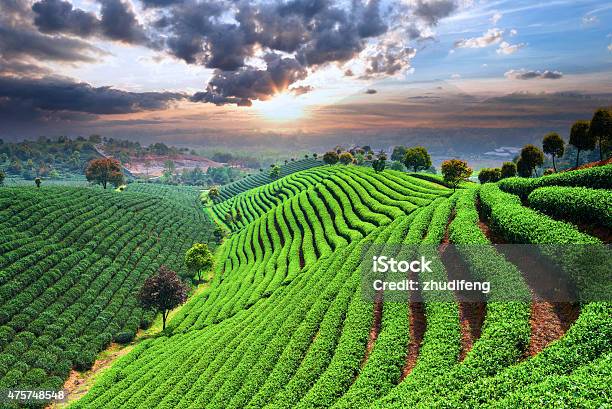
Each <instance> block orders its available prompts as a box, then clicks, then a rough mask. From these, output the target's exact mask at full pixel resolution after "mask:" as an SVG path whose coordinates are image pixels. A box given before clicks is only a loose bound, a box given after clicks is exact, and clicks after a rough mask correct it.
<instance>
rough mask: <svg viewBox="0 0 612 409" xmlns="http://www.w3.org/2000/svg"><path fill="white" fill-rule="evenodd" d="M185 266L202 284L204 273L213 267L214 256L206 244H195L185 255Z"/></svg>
mask: <svg viewBox="0 0 612 409" xmlns="http://www.w3.org/2000/svg"><path fill="white" fill-rule="evenodd" d="M185 266H186V267H187V269H188V270H189V271H190V272H191V273H192V274H196V278H197V280H198V282H200V279H201V275H202V272H204V271H207V270H210V269H211V268H212V266H213V255H212V253H211V252H210V250H209V249H208V245H207V244H204V243H195V244H194V245H193V246H191V248H190V249H189V250H187V252H186V253H185Z"/></svg>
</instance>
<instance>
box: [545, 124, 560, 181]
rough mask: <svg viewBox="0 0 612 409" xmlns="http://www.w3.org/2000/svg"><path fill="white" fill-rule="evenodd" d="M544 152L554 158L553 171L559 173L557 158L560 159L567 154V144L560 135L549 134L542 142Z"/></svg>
mask: <svg viewBox="0 0 612 409" xmlns="http://www.w3.org/2000/svg"><path fill="white" fill-rule="evenodd" d="M542 150H543V151H544V153H546V154H548V155H550V156H551V157H552V163H553V169H554V171H555V172H556V171H557V165H556V164H555V157H557V158H560V157H561V156H563V152H565V142H564V141H563V139H561V137H560V136H559V134H558V133H556V132H549V133H547V134H546V135H545V136H544V140H543V141H542Z"/></svg>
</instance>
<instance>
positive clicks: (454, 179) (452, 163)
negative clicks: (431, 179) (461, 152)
mask: <svg viewBox="0 0 612 409" xmlns="http://www.w3.org/2000/svg"><path fill="white" fill-rule="evenodd" d="M441 170H442V175H443V177H444V181H445V182H446V183H448V184H449V185H450V186H452V188H453V190H455V189H456V188H457V186H459V183H461V182H462V181H466V180H467V179H468V178H469V177H470V176H471V175H472V168H470V167H469V166H468V164H467V162H466V161H464V160H460V159H450V160H446V161H444V162H443V163H442V169H441Z"/></svg>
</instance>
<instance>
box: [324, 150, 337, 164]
mask: <svg viewBox="0 0 612 409" xmlns="http://www.w3.org/2000/svg"><path fill="white" fill-rule="evenodd" d="M338 160H340V156H339V155H338V153H337V152H334V151H329V152H325V154H324V155H323V162H325V163H326V164H328V165H335V164H336V163H338Z"/></svg>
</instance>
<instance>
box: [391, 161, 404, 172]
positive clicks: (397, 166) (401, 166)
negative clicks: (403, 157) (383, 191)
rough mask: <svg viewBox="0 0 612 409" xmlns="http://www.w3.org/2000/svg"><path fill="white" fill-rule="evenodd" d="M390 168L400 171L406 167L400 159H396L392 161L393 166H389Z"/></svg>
mask: <svg viewBox="0 0 612 409" xmlns="http://www.w3.org/2000/svg"><path fill="white" fill-rule="evenodd" d="M389 168H390V169H391V170H397V171H398V172H403V171H404V169H406V167H405V166H404V164H403V163H402V162H400V161H399V160H394V161H393V162H391V166H389Z"/></svg>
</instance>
